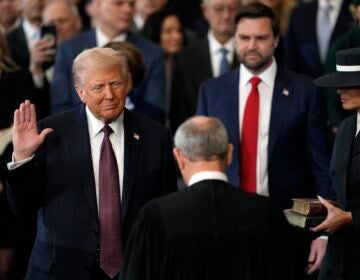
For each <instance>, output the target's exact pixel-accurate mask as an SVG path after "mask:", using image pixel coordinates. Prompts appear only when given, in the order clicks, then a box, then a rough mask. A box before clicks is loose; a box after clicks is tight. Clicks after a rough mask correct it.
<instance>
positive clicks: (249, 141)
mask: <svg viewBox="0 0 360 280" xmlns="http://www.w3.org/2000/svg"><path fill="white" fill-rule="evenodd" d="M260 81H261V80H260V78H258V77H252V78H251V79H250V83H251V91H250V95H249V97H248V99H247V101H246V105H245V111H244V117H243V122H242V131H241V141H240V151H241V154H240V166H241V172H240V187H241V188H242V189H243V190H245V191H247V192H254V193H256V154H257V143H258V126H259V90H258V84H259V83H260Z"/></svg>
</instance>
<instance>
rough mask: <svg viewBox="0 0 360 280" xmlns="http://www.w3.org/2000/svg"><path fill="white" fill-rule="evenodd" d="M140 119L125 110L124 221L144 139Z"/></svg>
mask: <svg viewBox="0 0 360 280" xmlns="http://www.w3.org/2000/svg"><path fill="white" fill-rule="evenodd" d="M137 123H138V119H137V117H136V115H135V114H133V113H132V112H130V111H128V110H125V112H124V133H125V141H124V142H125V143H124V146H125V147H124V179H123V193H122V195H123V197H122V201H121V203H122V204H121V209H122V212H121V215H122V219H123V221H124V218H125V215H126V212H127V209H128V206H129V202H130V199H131V194H132V191H133V186H134V180H135V176H136V174H137V166H138V159H139V152H140V149H141V142H142V141H143V139H142V135H141V131H139V130H138V127H137Z"/></svg>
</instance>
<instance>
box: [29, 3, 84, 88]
mask: <svg viewBox="0 0 360 280" xmlns="http://www.w3.org/2000/svg"><path fill="white" fill-rule="evenodd" d="M42 18H43V23H44V25H43V26H42V27H41V39H40V40H38V41H37V42H36V43H35V44H34V46H33V47H32V49H31V58H30V72H31V73H32V74H33V79H34V82H35V84H36V86H37V87H44V84H45V82H44V77H45V78H46V80H47V81H48V82H51V80H52V72H53V69H52V65H53V63H54V57H55V52H56V45H58V44H61V43H62V42H63V41H65V40H67V39H70V38H72V37H73V36H74V35H75V34H77V33H78V32H79V31H80V29H81V20H80V17H79V12H78V10H77V7H76V6H75V5H74V4H73V3H71V2H69V1H67V0H53V1H50V2H48V3H47V5H46V6H45V8H44V11H43V15H42Z"/></svg>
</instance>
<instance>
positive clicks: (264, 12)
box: [234, 3, 280, 37]
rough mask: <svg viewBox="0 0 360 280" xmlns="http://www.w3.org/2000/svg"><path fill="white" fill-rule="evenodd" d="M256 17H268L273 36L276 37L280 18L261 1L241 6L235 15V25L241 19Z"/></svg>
mask: <svg viewBox="0 0 360 280" xmlns="http://www.w3.org/2000/svg"><path fill="white" fill-rule="evenodd" d="M243 18H247V19H257V18H269V19H270V20H271V29H272V32H273V35H274V37H277V36H278V35H279V32H280V20H279V18H278V17H277V15H276V14H275V13H274V12H273V10H272V9H271V8H269V7H268V6H266V5H264V4H261V3H251V4H248V5H245V6H242V7H241V8H240V9H239V12H238V13H237V15H236V16H235V21H234V23H235V27H236V26H237V25H238V23H239V22H240V20H241V19H243Z"/></svg>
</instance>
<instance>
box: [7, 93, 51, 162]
mask: <svg viewBox="0 0 360 280" xmlns="http://www.w3.org/2000/svg"><path fill="white" fill-rule="evenodd" d="M52 131H53V130H52V129H51V128H45V129H44V130H43V131H41V132H40V134H39V132H38V130H37V126H36V112H35V106H34V104H31V103H30V101H29V100H26V101H25V102H24V103H21V104H20V107H19V109H16V110H15V113H14V125H13V128H12V141H13V146H14V153H13V156H14V159H15V161H19V160H23V159H27V158H29V157H31V156H32V155H33V154H34V153H35V151H36V150H37V149H38V148H39V147H40V146H41V144H42V143H43V142H44V140H45V137H46V136H47V135H48V134H50V133H51V132H52Z"/></svg>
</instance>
